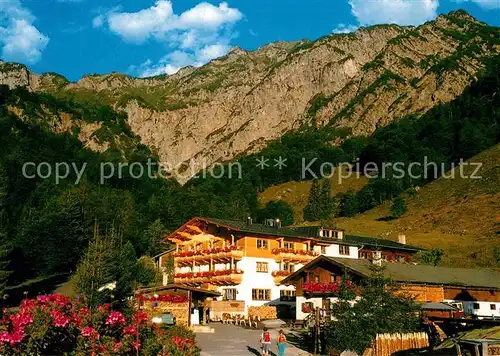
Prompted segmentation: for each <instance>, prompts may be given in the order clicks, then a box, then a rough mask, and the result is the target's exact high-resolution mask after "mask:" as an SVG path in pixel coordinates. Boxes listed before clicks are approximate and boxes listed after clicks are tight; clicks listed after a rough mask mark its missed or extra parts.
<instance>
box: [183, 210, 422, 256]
mask: <svg viewBox="0 0 500 356" xmlns="http://www.w3.org/2000/svg"><path fill="white" fill-rule="evenodd" d="M192 220H202V221H205V222H207V223H212V224H216V225H220V226H224V227H227V228H230V229H233V230H235V231H240V232H246V233H251V234H260V235H270V236H277V237H295V238H301V239H315V240H317V241H323V242H328V243H332V241H335V243H337V244H343V245H352V246H368V247H374V248H388V249H397V250H401V251H411V252H417V251H419V250H422V249H421V248H419V247H415V246H410V245H406V244H400V243H398V242H394V241H391V240H386V239H379V238H374V237H367V236H355V235H349V234H344V238H343V239H342V240H332V239H325V238H322V237H320V236H319V231H320V229H322V228H323V227H321V226H319V225H315V226H284V227H272V226H266V225H263V224H255V223H252V224H248V223H247V222H246V221H234V220H225V219H215V218H204V217H196V218H193V219H191V220H190V221H192ZM324 228H325V229H329V230H336V231H344V230H342V229H336V228H329V227H324Z"/></svg>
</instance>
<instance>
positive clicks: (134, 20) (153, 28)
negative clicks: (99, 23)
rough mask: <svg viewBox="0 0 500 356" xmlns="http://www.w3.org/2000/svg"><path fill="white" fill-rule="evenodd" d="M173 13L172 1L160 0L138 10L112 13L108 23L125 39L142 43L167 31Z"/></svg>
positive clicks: (112, 29)
mask: <svg viewBox="0 0 500 356" xmlns="http://www.w3.org/2000/svg"><path fill="white" fill-rule="evenodd" d="M173 15H174V12H173V9H172V3H171V2H170V1H166V0H159V1H157V2H156V5H155V6H151V7H150V8H148V9H144V10H141V11H138V12H121V13H110V14H109V15H108V23H109V28H110V29H111V31H113V32H115V33H116V34H118V35H119V36H121V37H122V38H123V39H124V40H126V41H131V42H137V43H141V42H144V41H145V40H146V39H148V38H149V37H150V36H154V35H161V34H162V33H164V32H166V31H167V28H168V25H169V22H170V21H169V20H171V19H172V20H173Z"/></svg>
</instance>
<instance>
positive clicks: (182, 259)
mask: <svg viewBox="0 0 500 356" xmlns="http://www.w3.org/2000/svg"><path fill="white" fill-rule="evenodd" d="M242 258H243V250H242V249H241V247H239V246H235V245H233V246H229V247H225V248H213V249H207V250H200V251H180V252H177V253H176V254H175V255H174V259H175V263H176V264H177V265H178V266H190V265H192V264H193V263H195V264H197V265H203V264H209V263H210V261H212V262H213V263H227V262H230V261H231V260H235V261H238V260H241V259H242Z"/></svg>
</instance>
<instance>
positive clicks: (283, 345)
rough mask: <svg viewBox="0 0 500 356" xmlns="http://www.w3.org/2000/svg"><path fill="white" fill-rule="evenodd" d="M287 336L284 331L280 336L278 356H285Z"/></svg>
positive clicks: (281, 331)
mask: <svg viewBox="0 0 500 356" xmlns="http://www.w3.org/2000/svg"><path fill="white" fill-rule="evenodd" d="M285 348H286V336H285V333H284V332H283V330H280V332H279V334H278V356H285Z"/></svg>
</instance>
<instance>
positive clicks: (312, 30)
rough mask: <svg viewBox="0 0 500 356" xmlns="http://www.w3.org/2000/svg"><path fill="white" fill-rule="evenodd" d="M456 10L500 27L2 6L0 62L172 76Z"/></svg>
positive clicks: (155, 3)
mask: <svg viewBox="0 0 500 356" xmlns="http://www.w3.org/2000/svg"><path fill="white" fill-rule="evenodd" d="M459 8H463V9H465V10H466V11H468V12H469V13H470V14H472V15H473V16H475V17H476V18H478V19H479V20H481V21H484V22H487V23H489V24H491V25H494V26H500V0H227V1H212V0H209V1H207V2H203V1H195V0H121V1H119V0H0V50H1V52H0V57H1V58H2V60H5V61H16V62H21V63H24V64H27V65H28V66H29V67H30V68H31V69H32V70H34V71H35V72H37V73H43V72H57V73H60V74H62V75H64V76H66V77H67V78H68V79H70V80H72V81H75V80H78V79H79V78H81V77H82V76H83V75H85V74H90V73H108V72H112V71H116V72H122V73H127V74H131V75H134V76H150V75H155V74H162V73H168V74H170V73H174V72H175V71H176V70H178V69H179V68H180V67H183V66H186V65H196V66H199V65H202V64H204V63H206V62H207V61H209V60H210V59H213V58H215V57H218V56H221V55H224V54H225V53H227V51H228V50H229V49H230V48H231V47H234V46H239V47H242V48H244V49H250V50H251V49H256V48H258V47H259V46H262V45H264V44H267V43H269V42H273V41H278V40H287V41H289V40H299V39H303V38H308V39H315V38H318V37H320V36H323V35H325V34H329V33H332V32H347V31H353V30H355V29H356V28H357V27H359V26H368V25H373V24H379V23H397V24H400V25H419V24H422V23H423V22H425V21H428V20H431V19H433V18H434V17H435V16H437V15H438V14H440V13H447V12H449V11H452V10H456V9H459Z"/></svg>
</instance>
